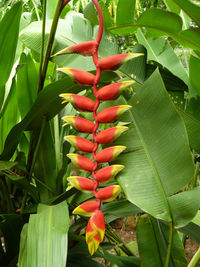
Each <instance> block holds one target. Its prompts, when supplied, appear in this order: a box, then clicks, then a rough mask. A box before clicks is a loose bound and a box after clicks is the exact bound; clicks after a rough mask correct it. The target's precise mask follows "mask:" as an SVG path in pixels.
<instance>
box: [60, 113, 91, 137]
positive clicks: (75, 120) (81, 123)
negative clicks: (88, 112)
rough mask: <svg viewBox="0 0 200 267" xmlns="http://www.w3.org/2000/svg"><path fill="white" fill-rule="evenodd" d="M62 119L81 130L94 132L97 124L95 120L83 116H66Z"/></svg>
mask: <svg viewBox="0 0 200 267" xmlns="http://www.w3.org/2000/svg"><path fill="white" fill-rule="evenodd" d="M62 119H63V120H64V121H65V122H66V123H65V124H64V125H67V124H70V125H71V126H72V127H74V128H75V129H76V130H77V131H79V132H84V133H92V132H93V129H94V126H95V125H94V123H93V122H91V121H89V120H87V119H84V118H82V117H76V116H65V117H63V118H62Z"/></svg>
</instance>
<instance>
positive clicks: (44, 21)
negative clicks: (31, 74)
mask: <svg viewBox="0 0 200 267" xmlns="http://www.w3.org/2000/svg"><path fill="white" fill-rule="evenodd" d="M46 9H47V0H43V17H42V40H41V49H40V67H39V79H38V88H37V95H38V93H39V88H40V83H41V75H40V74H41V72H42V66H43V57H44V39H45V27H46Z"/></svg>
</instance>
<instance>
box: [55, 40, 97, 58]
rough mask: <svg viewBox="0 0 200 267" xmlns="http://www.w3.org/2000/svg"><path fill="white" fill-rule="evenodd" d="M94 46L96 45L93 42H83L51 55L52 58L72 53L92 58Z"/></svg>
mask: <svg viewBox="0 0 200 267" xmlns="http://www.w3.org/2000/svg"><path fill="white" fill-rule="evenodd" d="M96 46H97V44H96V42H95V41H89V42H83V43H80V44H75V45H71V46H68V47H66V48H64V49H63V50H61V51H59V52H58V53H56V54H55V55H53V56H52V57H54V56H59V55H64V54H73V53H76V54H81V55H83V56H92V55H94V52H95V50H96Z"/></svg>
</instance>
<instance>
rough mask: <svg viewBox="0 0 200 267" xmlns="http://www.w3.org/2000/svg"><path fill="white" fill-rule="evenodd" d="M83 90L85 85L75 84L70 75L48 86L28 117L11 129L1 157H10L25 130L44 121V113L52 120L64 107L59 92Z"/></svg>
mask: <svg viewBox="0 0 200 267" xmlns="http://www.w3.org/2000/svg"><path fill="white" fill-rule="evenodd" d="M81 90H83V87H82V86H78V85H76V84H74V83H73V82H72V80H71V79H70V78H69V77H66V78H64V79H62V80H59V81H57V82H54V83H51V84H49V85H48V86H46V87H45V88H44V89H43V90H42V91H41V92H40V94H39V95H38V97H37V99H36V101H35V102H34V104H33V106H32V108H31V110H30V111H29V112H28V114H27V115H26V117H25V118H24V119H23V120H22V121H21V122H20V123H18V124H17V125H15V126H14V127H13V128H12V130H11V131H10V133H9V135H8V137H7V139H6V142H5V146H4V150H3V153H2V155H1V157H0V158H1V159H10V157H12V155H13V153H14V151H15V149H16V147H17V145H18V143H19V141H20V138H21V134H22V132H23V131H24V130H32V129H34V128H38V126H40V125H41V123H42V120H43V116H44V115H45V116H46V118H47V120H50V119H51V118H53V117H54V116H55V115H56V114H57V113H58V112H59V111H60V110H61V109H62V108H63V107H64V105H62V104H61V98H60V97H59V94H61V93H69V92H71V93H78V92H80V91H81Z"/></svg>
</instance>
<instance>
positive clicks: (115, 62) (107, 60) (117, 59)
mask: <svg viewBox="0 0 200 267" xmlns="http://www.w3.org/2000/svg"><path fill="white" fill-rule="evenodd" d="M142 55H143V54H141V53H135V54H133V53H127V54H120V55H114V56H109V57H104V58H102V59H100V60H99V62H98V63H99V66H100V68H101V69H102V70H116V69H117V68H119V67H120V66H121V65H122V64H124V63H125V62H127V61H128V60H130V59H133V58H135V57H139V56H142Z"/></svg>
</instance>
